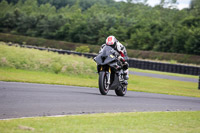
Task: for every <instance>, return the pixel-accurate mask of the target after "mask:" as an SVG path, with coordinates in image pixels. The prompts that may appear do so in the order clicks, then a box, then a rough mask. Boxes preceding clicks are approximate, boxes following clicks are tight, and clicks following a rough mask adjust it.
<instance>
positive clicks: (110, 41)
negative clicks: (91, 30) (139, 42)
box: [106, 36, 117, 45]
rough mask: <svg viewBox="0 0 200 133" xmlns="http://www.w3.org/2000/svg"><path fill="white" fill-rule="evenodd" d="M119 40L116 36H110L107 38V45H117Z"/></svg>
mask: <svg viewBox="0 0 200 133" xmlns="http://www.w3.org/2000/svg"><path fill="white" fill-rule="evenodd" d="M116 42H117V39H116V38H115V37H114V36H109V37H107V39H106V44H107V45H115V44H116Z"/></svg>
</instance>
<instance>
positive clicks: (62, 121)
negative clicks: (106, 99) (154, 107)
mask: <svg viewBox="0 0 200 133" xmlns="http://www.w3.org/2000/svg"><path fill="white" fill-rule="evenodd" d="M199 125H200V111H196V112H135V113H114V114H109V113H107V114H89V115H72V116H64V117H56V118H55V117H35V118H25V119H13V120H1V121H0V131H1V133H26V132H37V133H40V132H41V133H68V132H70V133H80V132H81V133H104V132H106V133H161V132H164V133H198V132H199V131H200V126H199ZM22 126H24V127H27V128H28V129H32V131H30V130H26V129H25V128H20V127H22Z"/></svg>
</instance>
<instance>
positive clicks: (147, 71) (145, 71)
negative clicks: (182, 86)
mask: <svg viewBox="0 0 200 133" xmlns="http://www.w3.org/2000/svg"><path fill="white" fill-rule="evenodd" d="M129 70H130V71H134V72H143V73H153V74H161V75H169V76H177V77H185V78H194V79H199V76H193V75H186V74H178V73H168V72H159V71H152V70H142V69H137V68H129Z"/></svg>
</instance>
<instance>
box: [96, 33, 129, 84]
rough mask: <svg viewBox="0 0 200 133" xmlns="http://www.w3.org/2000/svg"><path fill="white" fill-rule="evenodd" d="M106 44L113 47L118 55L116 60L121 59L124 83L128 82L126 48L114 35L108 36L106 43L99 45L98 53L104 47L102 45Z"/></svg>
mask: <svg viewBox="0 0 200 133" xmlns="http://www.w3.org/2000/svg"><path fill="white" fill-rule="evenodd" d="M106 45H108V46H111V47H112V48H113V49H115V50H116V51H117V52H118V53H119V54H120V56H119V57H118V60H119V61H121V63H122V66H123V67H122V68H123V75H124V80H125V81H124V83H125V84H128V82H127V80H128V79H129V76H128V66H129V65H128V62H127V61H128V56H127V51H126V48H125V47H124V46H123V45H122V44H121V43H120V42H119V41H118V40H117V39H116V38H115V37H114V36H108V37H107V39H106V44H103V45H102V46H101V49H100V51H99V53H101V52H102V51H103V49H104V47H105V46H106ZM119 80H122V78H121V76H120V75H119Z"/></svg>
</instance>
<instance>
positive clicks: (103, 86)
mask: <svg viewBox="0 0 200 133" xmlns="http://www.w3.org/2000/svg"><path fill="white" fill-rule="evenodd" d="M107 81H108V80H107V76H106V72H105V71H101V72H100V73H99V91H100V93H101V94H102V95H106V94H107V93H108V91H109V85H108V84H107Z"/></svg>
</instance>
